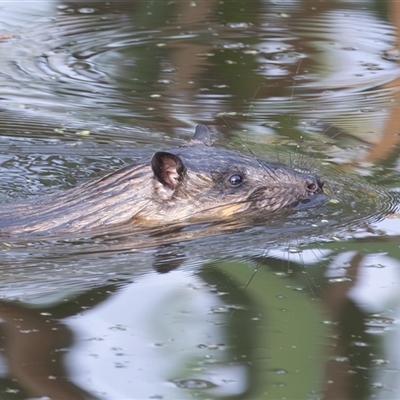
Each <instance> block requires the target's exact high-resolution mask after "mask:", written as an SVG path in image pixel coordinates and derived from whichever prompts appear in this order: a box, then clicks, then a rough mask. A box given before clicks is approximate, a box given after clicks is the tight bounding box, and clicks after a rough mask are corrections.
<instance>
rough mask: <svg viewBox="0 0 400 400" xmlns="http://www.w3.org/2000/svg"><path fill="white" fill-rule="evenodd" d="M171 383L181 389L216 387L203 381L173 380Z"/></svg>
mask: <svg viewBox="0 0 400 400" xmlns="http://www.w3.org/2000/svg"><path fill="white" fill-rule="evenodd" d="M172 382H173V383H174V384H175V385H176V386H177V387H179V388H181V389H209V388H212V387H215V386H216V385H214V384H213V383H212V382H209V381H205V380H203V379H174V380H173V381H172Z"/></svg>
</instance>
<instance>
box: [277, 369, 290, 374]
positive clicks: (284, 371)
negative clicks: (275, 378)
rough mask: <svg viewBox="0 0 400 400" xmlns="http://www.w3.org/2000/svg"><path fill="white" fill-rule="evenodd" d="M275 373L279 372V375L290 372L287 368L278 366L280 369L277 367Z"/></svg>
mask: <svg viewBox="0 0 400 400" xmlns="http://www.w3.org/2000/svg"><path fill="white" fill-rule="evenodd" d="M275 373H277V374H278V375H285V374H287V373H288V372H287V371H286V369H283V368H278V369H275Z"/></svg>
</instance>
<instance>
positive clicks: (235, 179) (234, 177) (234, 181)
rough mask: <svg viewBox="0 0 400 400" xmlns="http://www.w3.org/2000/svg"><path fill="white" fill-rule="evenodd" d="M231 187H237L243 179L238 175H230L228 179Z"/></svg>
mask: <svg viewBox="0 0 400 400" xmlns="http://www.w3.org/2000/svg"><path fill="white" fill-rule="evenodd" d="M228 182H229V184H230V185H231V186H239V185H240V184H241V183H242V182H243V177H242V176H241V175H239V174H234V175H231V176H230V177H229V179H228Z"/></svg>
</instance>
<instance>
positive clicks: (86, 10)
mask: <svg viewBox="0 0 400 400" xmlns="http://www.w3.org/2000/svg"><path fill="white" fill-rule="evenodd" d="M95 11H96V10H95V9H94V8H90V7H82V8H80V9H79V10H78V13H80V14H93V13H94V12H95Z"/></svg>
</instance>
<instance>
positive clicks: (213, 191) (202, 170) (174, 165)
mask: <svg viewBox="0 0 400 400" xmlns="http://www.w3.org/2000/svg"><path fill="white" fill-rule="evenodd" d="M209 142H210V140H209V131H208V129H207V128H206V127H204V126H203V125H199V126H198V127H197V129H196V133H195V136H194V138H193V140H192V141H191V142H190V143H189V144H188V145H187V146H183V147H178V148H175V149H171V150H169V151H168V152H159V153H155V155H154V156H153V157H152V158H151V159H145V160H143V161H142V162H140V163H138V164H134V165H129V166H127V167H125V168H122V169H120V170H118V171H116V172H112V173H110V174H108V175H106V176H104V177H102V178H98V179H95V180H93V181H90V182H87V183H83V184H81V185H79V186H77V187H76V188H73V189H70V190H66V191H64V192H61V193H56V194H54V195H51V196H48V197H43V198H41V199H39V200H35V201H30V202H24V203H17V204H3V208H2V210H1V211H0V230H1V232H3V233H6V234H24V233H45V232H78V231H90V230H91V229H97V228H106V227H109V226H115V225H118V224H125V223H128V222H129V223H132V224H135V225H141V224H142V225H146V226H153V225H154V226H157V225H165V224H168V223H174V222H178V221H185V222H187V223H191V222H199V221H213V220H218V219H221V218H229V217H232V216H234V215H236V214H237V213H241V214H243V213H245V212H248V213H254V212H257V213H261V212H274V211H277V210H281V209H284V208H287V207H290V206H296V205H297V204H299V203H300V204H301V203H302V202H307V201H310V200H312V199H313V198H314V197H317V196H315V195H320V194H322V192H323V190H322V186H323V182H321V180H320V179H319V178H318V177H317V176H316V175H313V174H310V173H300V172H296V171H294V170H292V169H290V168H286V167H284V166H280V165H276V164H268V163H264V162H261V161H260V160H258V159H257V158H255V157H253V156H251V155H246V154H241V153H238V152H235V151H230V150H225V149H221V148H215V147H210V146H209V145H208V144H209Z"/></svg>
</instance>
